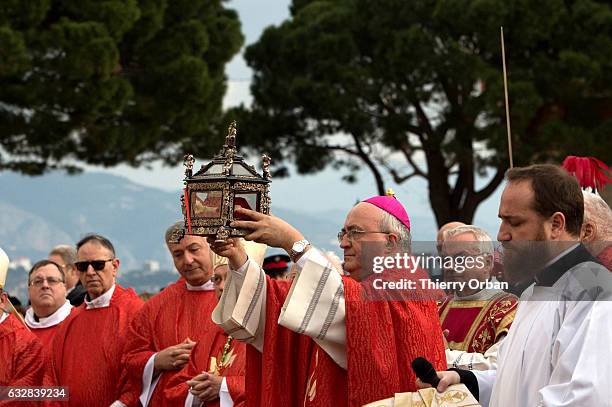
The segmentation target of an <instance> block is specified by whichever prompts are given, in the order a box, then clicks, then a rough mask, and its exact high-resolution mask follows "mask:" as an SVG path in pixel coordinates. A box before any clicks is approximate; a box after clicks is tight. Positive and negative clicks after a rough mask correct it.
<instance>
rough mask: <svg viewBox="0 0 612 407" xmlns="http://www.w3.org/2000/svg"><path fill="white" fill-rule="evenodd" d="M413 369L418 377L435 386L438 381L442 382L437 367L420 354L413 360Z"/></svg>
mask: <svg viewBox="0 0 612 407" xmlns="http://www.w3.org/2000/svg"><path fill="white" fill-rule="evenodd" d="M412 370H414V374H415V375H416V377H418V378H419V379H420V380H421V381H422V382H423V383H429V384H431V385H432V386H433V387H437V386H438V383H440V379H439V378H438V374H437V373H436V369H434V367H433V365H432V364H431V362H430V361H429V360H427V359H425V358H423V357H420V356H419V357H418V358H416V359H414V360H413V361H412Z"/></svg>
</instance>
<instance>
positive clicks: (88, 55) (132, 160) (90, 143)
mask: <svg viewBox="0 0 612 407" xmlns="http://www.w3.org/2000/svg"><path fill="white" fill-rule="evenodd" d="M224 2H225V0H189V1H185V0H172V1H170V0H104V1H101V0H79V1H70V0H3V1H2V5H0V170H3V169H11V170H16V171H21V172H24V173H29V174H39V173H41V172H43V171H45V170H46V169H49V168H62V167H63V168H68V169H75V167H74V163H76V162H79V161H81V162H86V163H90V164H101V165H105V166H112V165H116V164H118V163H120V162H126V163H129V164H131V165H140V164H142V163H145V162H147V161H149V160H151V159H156V158H162V159H164V160H165V161H167V162H169V163H175V162H177V161H178V160H180V159H182V152H183V151H184V150H189V151H191V152H197V153H199V154H201V155H206V154H210V152H212V151H214V149H213V148H211V147H209V146H213V147H217V146H218V144H219V143H217V142H215V143H209V142H207V141H209V140H210V138H211V137H218V136H217V131H213V129H215V127H216V122H217V120H218V118H219V117H220V116H221V102H222V98H223V95H224V93H225V75H224V67H225V64H226V63H227V62H228V61H229V60H230V59H231V57H232V56H233V55H234V54H235V53H236V52H237V51H238V50H239V49H240V46H241V44H242V41H243V37H242V34H241V32H240V22H239V20H238V16H237V14H236V12H235V11H233V10H231V9H228V8H226V7H225V5H224V4H223V3H224Z"/></svg>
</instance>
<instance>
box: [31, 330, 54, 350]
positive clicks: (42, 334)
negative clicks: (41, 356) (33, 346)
mask: <svg viewBox="0 0 612 407" xmlns="http://www.w3.org/2000/svg"><path fill="white" fill-rule="evenodd" d="M60 325H61V324H57V325H53V326H50V327H48V328H40V329H35V328H30V329H31V330H32V333H33V334H34V335H35V336H36V337H37V338H38V340H39V341H40V343H42V344H43V346H44V347H45V349H50V348H51V342H53V337H54V336H55V334H56V332H57V330H58V328H59V326H60Z"/></svg>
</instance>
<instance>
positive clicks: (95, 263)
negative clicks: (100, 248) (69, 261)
mask: <svg viewBox="0 0 612 407" xmlns="http://www.w3.org/2000/svg"><path fill="white" fill-rule="evenodd" d="M113 260H115V259H108V260H91V261H77V262H76V263H74V266H75V267H76V268H77V270H79V271H80V272H81V273H84V272H86V271H87V269H88V268H89V265H90V264H91V267H93V269H94V270H95V271H101V270H103V269H104V266H105V265H106V262H108V261H113Z"/></svg>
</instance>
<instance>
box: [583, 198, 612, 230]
mask: <svg viewBox="0 0 612 407" xmlns="http://www.w3.org/2000/svg"><path fill="white" fill-rule="evenodd" d="M582 195H583V196H584V220H585V223H586V222H589V223H592V224H594V225H596V226H597V227H596V230H597V236H595V240H601V241H607V240H611V239H612V209H610V207H609V206H608V204H607V203H606V201H604V200H603V199H602V198H601V197H600V196H599V195H597V194H594V193H592V192H587V191H582Z"/></svg>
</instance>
